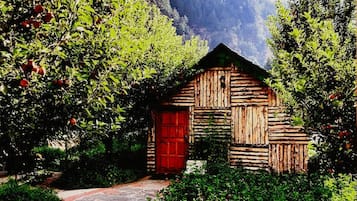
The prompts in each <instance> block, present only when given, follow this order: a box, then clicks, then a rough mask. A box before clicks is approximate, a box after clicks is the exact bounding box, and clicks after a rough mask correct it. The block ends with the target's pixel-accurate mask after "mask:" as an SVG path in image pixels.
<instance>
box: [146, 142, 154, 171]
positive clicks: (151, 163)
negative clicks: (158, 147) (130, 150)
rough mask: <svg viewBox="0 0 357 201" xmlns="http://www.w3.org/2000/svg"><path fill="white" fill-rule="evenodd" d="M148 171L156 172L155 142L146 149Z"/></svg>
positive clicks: (149, 143)
mask: <svg viewBox="0 0 357 201" xmlns="http://www.w3.org/2000/svg"><path fill="white" fill-rule="evenodd" d="M146 156H147V160H146V169H147V171H148V172H155V142H148V143H147V149H146Z"/></svg>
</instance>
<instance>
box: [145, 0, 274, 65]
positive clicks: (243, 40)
mask: <svg viewBox="0 0 357 201" xmlns="http://www.w3.org/2000/svg"><path fill="white" fill-rule="evenodd" d="M149 1H150V2H153V3H155V4H156V5H158V7H159V8H160V9H161V11H162V13H163V14H165V15H167V16H169V17H170V18H172V19H173V22H174V25H175V27H176V28H177V32H178V34H182V35H184V36H185V37H186V38H189V37H190V36H192V35H193V34H197V35H199V36H201V38H203V39H206V40H208V42H209V46H210V48H211V49H212V48H214V47H215V46H217V45H218V44H219V43H225V44H226V45H228V46H229V47H230V48H232V49H234V50H235V51H237V52H239V53H240V54H242V56H244V57H246V58H248V59H250V60H252V61H253V62H255V63H257V64H260V65H261V66H265V65H266V63H267V58H268V57H269V55H270V51H269V49H268V47H267V45H266V38H267V37H268V31H267V28H266V25H265V24H266V19H267V16H268V15H271V14H274V12H275V7H274V2H275V1H273V0H269V1H266V0H240V1H236V0H194V1H192V0H149Z"/></svg>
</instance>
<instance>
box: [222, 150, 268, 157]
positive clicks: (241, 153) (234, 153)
mask: <svg viewBox="0 0 357 201" xmlns="http://www.w3.org/2000/svg"><path fill="white" fill-rule="evenodd" d="M229 154H230V155H231V156H232V157H233V156H235V155H240V156H268V152H265V151H264V152H243V151H232V150H231V151H230V152H229Z"/></svg>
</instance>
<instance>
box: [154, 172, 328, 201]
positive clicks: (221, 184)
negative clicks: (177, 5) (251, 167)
mask: <svg viewBox="0 0 357 201" xmlns="http://www.w3.org/2000/svg"><path fill="white" fill-rule="evenodd" d="M160 194H161V195H160V196H161V197H160V198H159V199H160V200H262V201H263V200H319V201H320V200H329V199H330V197H331V192H330V190H329V189H328V188H327V187H326V186H324V182H323V178H322V177H320V176H317V175H310V176H307V175H274V174H270V173H268V172H248V171H244V170H241V169H231V168H229V167H226V168H223V167H221V171H220V172H218V173H217V174H206V175H199V176H198V175H183V176H182V177H180V178H177V179H176V181H175V182H173V183H172V184H171V185H170V186H169V187H168V188H165V189H163V190H162V191H161V192H160Z"/></svg>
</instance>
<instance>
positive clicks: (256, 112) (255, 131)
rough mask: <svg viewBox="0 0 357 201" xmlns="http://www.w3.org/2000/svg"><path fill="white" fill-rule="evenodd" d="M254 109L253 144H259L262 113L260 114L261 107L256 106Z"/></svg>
mask: <svg viewBox="0 0 357 201" xmlns="http://www.w3.org/2000/svg"><path fill="white" fill-rule="evenodd" d="M252 109H253V117H252V127H253V136H254V138H253V144H259V140H258V139H259V135H260V131H259V129H258V128H259V127H258V125H259V124H258V119H259V117H260V113H259V107H257V106H254V107H252Z"/></svg>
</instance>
